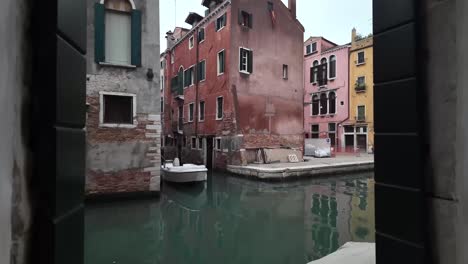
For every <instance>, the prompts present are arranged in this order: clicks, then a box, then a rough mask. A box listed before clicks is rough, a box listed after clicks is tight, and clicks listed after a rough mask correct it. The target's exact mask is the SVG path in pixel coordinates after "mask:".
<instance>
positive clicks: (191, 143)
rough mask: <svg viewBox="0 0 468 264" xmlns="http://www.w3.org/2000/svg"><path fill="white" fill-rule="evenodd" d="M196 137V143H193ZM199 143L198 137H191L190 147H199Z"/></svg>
mask: <svg viewBox="0 0 468 264" xmlns="http://www.w3.org/2000/svg"><path fill="white" fill-rule="evenodd" d="M194 139H195V145H194V144H193V140H194ZM197 144H198V139H197V137H191V138H190V148H191V149H198V147H197Z"/></svg>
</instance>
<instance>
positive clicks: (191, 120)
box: [187, 103, 195, 123]
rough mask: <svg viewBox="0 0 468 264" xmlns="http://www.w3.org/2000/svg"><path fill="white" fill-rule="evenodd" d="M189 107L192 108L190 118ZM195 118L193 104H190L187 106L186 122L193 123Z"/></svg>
mask: <svg viewBox="0 0 468 264" xmlns="http://www.w3.org/2000/svg"><path fill="white" fill-rule="evenodd" d="M190 106H192V107H193V108H192V116H190ZM194 116H195V103H190V104H188V118H187V119H188V122H189V123H192V122H193V119H194V118H193V117H194Z"/></svg>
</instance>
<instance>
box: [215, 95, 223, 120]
mask: <svg viewBox="0 0 468 264" xmlns="http://www.w3.org/2000/svg"><path fill="white" fill-rule="evenodd" d="M223 111H224V99H223V97H218V98H216V120H221V119H223Z"/></svg>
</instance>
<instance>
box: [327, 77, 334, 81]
mask: <svg viewBox="0 0 468 264" xmlns="http://www.w3.org/2000/svg"><path fill="white" fill-rule="evenodd" d="M328 80H329V81H334V80H336V77H333V78H330V79H328Z"/></svg>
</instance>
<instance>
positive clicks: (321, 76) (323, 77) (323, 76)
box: [317, 58, 328, 86]
mask: <svg viewBox="0 0 468 264" xmlns="http://www.w3.org/2000/svg"><path fill="white" fill-rule="evenodd" d="M318 68H319V69H318V79H317V82H318V85H319V86H324V85H326V84H327V79H328V78H327V75H328V69H327V68H328V65H327V59H326V58H323V59H321V60H320V65H319V66H318Z"/></svg>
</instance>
